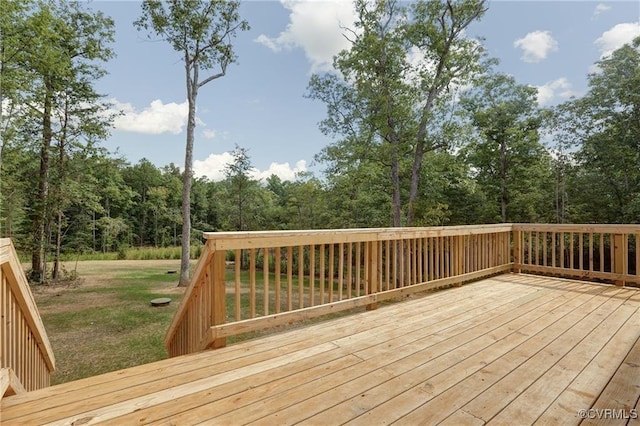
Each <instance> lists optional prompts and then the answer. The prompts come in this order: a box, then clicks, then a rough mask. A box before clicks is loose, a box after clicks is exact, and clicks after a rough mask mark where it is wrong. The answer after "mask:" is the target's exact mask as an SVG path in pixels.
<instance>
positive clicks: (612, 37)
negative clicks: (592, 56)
mask: <svg viewBox="0 0 640 426" xmlns="http://www.w3.org/2000/svg"><path fill="white" fill-rule="evenodd" d="M638 36H640V22H627V23H624V24H618V25H616V26H614V27H613V28H611V29H610V30H608V31H605V32H604V33H602V35H601V36H600V37H599V38H598V39H597V40H596V41H595V42H594V44H595V45H596V47H597V48H598V49H599V50H600V58H604V57H605V56H609V55H611V54H612V53H613V51H614V50H616V49H619V48H621V47H622V46H624V45H625V44H627V43H631V42H632V41H633V39H634V38H636V37H638Z"/></svg>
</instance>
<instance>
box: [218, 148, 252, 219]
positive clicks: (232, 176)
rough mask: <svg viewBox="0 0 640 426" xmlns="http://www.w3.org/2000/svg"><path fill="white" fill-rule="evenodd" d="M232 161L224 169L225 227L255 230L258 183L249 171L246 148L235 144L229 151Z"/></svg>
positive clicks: (249, 165)
mask: <svg viewBox="0 0 640 426" xmlns="http://www.w3.org/2000/svg"><path fill="white" fill-rule="evenodd" d="M231 156H232V157H233V162H231V163H229V164H227V165H226V166H225V169H224V174H225V177H226V179H225V186H226V190H227V200H230V201H231V202H230V203H229V204H228V205H227V208H228V210H227V214H226V217H227V218H228V220H229V222H228V225H227V228H228V229H230V230H234V231H251V230H256V228H257V226H256V223H257V220H256V213H257V210H258V206H259V205H260V204H261V203H260V200H259V189H260V187H259V183H258V181H257V180H255V179H252V178H251V177H250V176H249V173H250V172H251V170H252V169H253V166H252V165H251V158H249V153H248V152H247V149H246V148H241V147H239V146H237V145H236V147H235V149H234V150H233V152H232V153H231Z"/></svg>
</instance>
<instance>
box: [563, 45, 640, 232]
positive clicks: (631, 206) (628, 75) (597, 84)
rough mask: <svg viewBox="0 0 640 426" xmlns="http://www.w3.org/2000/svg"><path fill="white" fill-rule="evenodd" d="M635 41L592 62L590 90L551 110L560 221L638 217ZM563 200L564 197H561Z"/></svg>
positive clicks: (639, 75) (638, 60)
mask: <svg viewBox="0 0 640 426" xmlns="http://www.w3.org/2000/svg"><path fill="white" fill-rule="evenodd" d="M638 93H640V37H638V38H636V39H635V40H634V42H633V43H631V44H627V45H625V46H623V47H621V48H620V49H618V50H616V51H614V52H613V53H612V54H611V56H609V57H606V58H604V59H602V60H601V61H599V62H598V63H597V71H596V72H594V73H593V74H590V76H589V92H588V93H587V94H586V95H585V96H584V97H582V98H580V99H576V100H572V101H570V102H567V103H565V104H563V105H561V106H559V107H558V108H557V109H556V110H555V120H556V121H555V129H554V130H555V132H556V133H555V136H556V138H555V139H556V144H557V148H558V151H561V152H564V153H565V154H564V156H563V157H561V159H562V160H563V161H562V162H561V163H560V164H559V166H560V167H559V171H560V172H561V175H560V179H559V181H560V182H561V183H563V185H562V189H563V191H562V192H563V194H564V193H566V197H565V198H566V202H565V203H564V204H563V205H564V209H563V211H562V212H561V213H562V214H561V215H560V216H561V217H562V219H563V220H568V221H583V222H602V223H637V222H638V218H639V217H640V203H639V202H638V200H639V199H640V167H639V166H640V144H639V141H640V97H638ZM565 198H563V199H565Z"/></svg>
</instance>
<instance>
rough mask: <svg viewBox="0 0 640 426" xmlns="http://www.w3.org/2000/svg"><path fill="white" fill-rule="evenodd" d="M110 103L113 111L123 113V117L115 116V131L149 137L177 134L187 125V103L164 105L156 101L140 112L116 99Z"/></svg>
mask: <svg viewBox="0 0 640 426" xmlns="http://www.w3.org/2000/svg"><path fill="white" fill-rule="evenodd" d="M111 102H112V104H113V106H114V109H115V110H117V111H122V112H123V115H119V116H117V117H116V118H115V120H114V122H113V124H114V126H115V128H116V129H117V130H123V131H126V132H136V133H146V134H150V135H159V134H161V133H173V134H178V133H180V132H182V129H183V128H184V126H186V124H187V116H188V113H189V107H188V104H187V101H184V102H183V103H181V104H177V103H175V102H171V103H168V104H165V103H163V102H162V101H161V100H160V99H156V100H155V101H152V102H151V104H150V105H149V106H148V107H146V108H144V109H143V110H142V111H139V110H137V109H136V108H135V107H134V106H133V105H131V104H130V103H128V102H126V103H123V102H119V101H118V100H116V99H112V100H111ZM114 112H115V111H114Z"/></svg>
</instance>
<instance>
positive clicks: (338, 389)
mask: <svg viewBox="0 0 640 426" xmlns="http://www.w3.org/2000/svg"><path fill="white" fill-rule="evenodd" d="M639 338H640V291H639V290H638V289H633V288H621V287H615V286H606V285H598V284H589V283H583V282H578V281H571V280H561V279H554V278H548V277H541V276H532V275H524V274H505V275H500V276H497V277H493V278H490V279H486V280H483V281H479V282H476V283H473V284H468V285H465V286H462V287H458V288H452V289H447V290H443V291H439V292H434V293H430V294H428V295H425V296H424V297H418V298H412V299H408V300H405V301H402V302H400V303H395V304H389V305H383V306H380V307H379V308H378V309H377V310H374V311H367V312H362V313H357V314H353V315H350V316H347V317H342V318H337V319H333V320H327V321H324V322H321V323H318V324H314V325H310V326H305V327H301V328H298V329H295V330H290V331H286V332H281V333H277V334H273V335H269V336H266V337H263V338H258V339H254V340H250V341H245V342H241V343H237V344H234V345H231V346H229V347H227V348H223V349H219V350H213V351H205V352H200V353H197V354H193V355H186V356H181V357H177V358H173V359H168V360H163V361H158V362H155V363H152V364H147V365H143V366H139V367H132V368H129V369H126V370H122V371H118V372H113V373H107V374H104V375H101V376H97V377H93V378H88V379H83V380H80V381H77V382H71V383H66V384H63V385H58V386H52V387H50V388H46V389H42V390H39V391H34V392H28V393H26V394H22V395H16V396H10V397H5V398H3V399H2V400H1V401H0V404H1V410H2V411H1V414H0V415H1V418H2V422H3V424H73V423H74V422H77V423H76V424H80V423H82V424H95V423H104V424H114V425H116V424H118V425H120V424H134V423H135V424H149V423H153V424H180V425H183V424H184V425H186V424H200V423H203V424H207V423H209V424H210V423H215V424H234V425H235V424H249V423H252V424H265V425H267V424H296V423H303V424H344V423H349V424H369V425H370V424H390V423H394V422H395V423H397V424H411V425H413V424H438V423H443V424H451V425H454V424H456V425H459V424H463V425H481V424H486V423H489V424H492V425H493V424H495V425H501V424H533V423H536V422H537V423H538V424H578V423H579V422H580V420H581V419H580V417H579V415H578V410H581V409H589V408H592V407H593V408H594V409H595V408H598V409H605V408H611V409H616V408H620V407H623V408H624V409H626V410H630V407H636V409H637V407H638V400H639V399H640V387H638V385H637V377H638V370H639V369H640V368H639V367H638V365H639V361H638V358H639V357H640V343H637V342H638V341H639ZM634 345H635V346H634ZM632 421H633V420H632ZM623 423H624V422H623Z"/></svg>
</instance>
